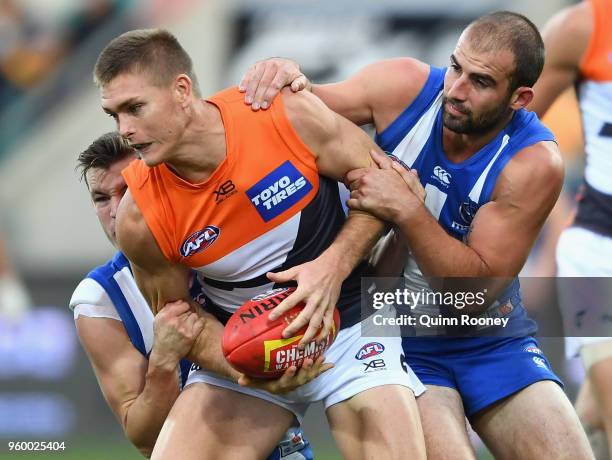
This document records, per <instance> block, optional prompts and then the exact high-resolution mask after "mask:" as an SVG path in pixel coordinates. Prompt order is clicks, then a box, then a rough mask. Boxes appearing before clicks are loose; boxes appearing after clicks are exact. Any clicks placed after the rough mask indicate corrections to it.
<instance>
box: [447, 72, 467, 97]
mask: <svg viewBox="0 0 612 460" xmlns="http://www.w3.org/2000/svg"><path fill="white" fill-rule="evenodd" d="M467 88H468V85H467V81H466V80H465V78H463V76H461V77H459V78H457V79H456V80H455V81H454V82H453V83H452V85H451V86H450V88H449V90H448V94H447V95H446V96H447V97H448V98H449V99H455V100H458V101H464V100H465V99H466V98H467Z"/></svg>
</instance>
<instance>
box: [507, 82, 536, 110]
mask: <svg viewBox="0 0 612 460" xmlns="http://www.w3.org/2000/svg"><path fill="white" fill-rule="evenodd" d="M532 100H533V88H530V87H528V86H521V87H519V88H517V89H515V90H514V92H513V93H512V97H511V98H510V108H511V109H512V110H520V109H522V108H524V107H527V106H528V105H529V104H530V103H531V101H532Z"/></svg>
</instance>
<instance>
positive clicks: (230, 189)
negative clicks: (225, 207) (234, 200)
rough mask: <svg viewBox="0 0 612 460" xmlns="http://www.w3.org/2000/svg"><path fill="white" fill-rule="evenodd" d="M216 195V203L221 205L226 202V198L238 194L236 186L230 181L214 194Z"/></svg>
mask: <svg viewBox="0 0 612 460" xmlns="http://www.w3.org/2000/svg"><path fill="white" fill-rule="evenodd" d="M213 193H214V194H215V203H216V204H219V203H221V202H222V201H224V200H225V199H226V198H229V197H230V196H232V195H234V194H235V193H237V190H236V186H235V185H234V183H233V182H232V181H231V179H230V180H226V181H225V182H223V183H222V184H221V185H220V186H219V188H218V189H217V190H215V191H214V192H213Z"/></svg>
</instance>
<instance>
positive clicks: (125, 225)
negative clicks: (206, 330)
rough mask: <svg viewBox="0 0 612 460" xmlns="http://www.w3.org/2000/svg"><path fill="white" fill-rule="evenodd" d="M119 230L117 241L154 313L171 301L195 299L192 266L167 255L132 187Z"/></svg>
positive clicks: (120, 214) (120, 213)
mask: <svg viewBox="0 0 612 460" xmlns="http://www.w3.org/2000/svg"><path fill="white" fill-rule="evenodd" d="M116 231H117V244H118V246H119V248H120V249H121V250H122V251H123V252H124V254H125V256H126V257H127V258H128V259H129V260H130V263H131V266H132V272H133V274H134V278H135V279H136V283H137V284H138V287H139V288H140V291H141V292H142V294H143V296H144V297H145V299H146V300H147V302H148V303H149V306H150V307H151V309H152V310H153V312H154V313H157V312H158V311H159V310H160V309H161V308H162V307H163V306H164V305H165V304H166V303H167V302H172V301H175V300H181V299H182V300H185V301H188V302H192V299H191V297H190V295H189V276H190V273H191V271H190V269H189V268H188V267H186V266H184V265H179V264H175V263H173V262H170V261H169V260H167V259H166V258H165V256H164V255H163V253H162V251H161V249H160V248H159V246H158V244H157V242H156V241H155V237H154V236H153V234H152V233H151V230H150V229H149V227H148V226H147V224H146V222H145V220H144V218H143V216H142V214H141V213H140V210H139V209H138V207H137V206H136V203H134V201H133V198H132V197H131V194H130V193H129V191H128V192H126V194H125V196H124V197H123V199H122V201H121V204H120V206H119V210H118V212H117V222H116Z"/></svg>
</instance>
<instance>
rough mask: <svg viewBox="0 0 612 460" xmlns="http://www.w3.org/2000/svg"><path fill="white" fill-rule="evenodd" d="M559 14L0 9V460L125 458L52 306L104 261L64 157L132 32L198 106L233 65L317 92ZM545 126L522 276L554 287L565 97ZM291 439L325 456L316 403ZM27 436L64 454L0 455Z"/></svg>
mask: <svg viewBox="0 0 612 460" xmlns="http://www.w3.org/2000/svg"><path fill="white" fill-rule="evenodd" d="M568 3H570V2H569V1H563V0H546V1H543V2H532V1H530V0H516V1H509V0H469V1H463V2H457V1H453V0H428V1H426V2H422V1H416V0H376V1H366V0H327V1H323V0H311V1H308V2H288V1H281V0H248V1H247V0H243V1H240V0H0V238H2V239H3V240H4V246H5V250H6V257H5V258H6V259H7V260H6V261H4V262H3V261H2V260H1V259H2V257H3V256H2V255H1V253H2V251H1V250H0V279H1V277H4V278H5V279H7V280H8V279H10V278H11V277H12V278H13V279H17V280H21V282H22V283H23V285H24V286H25V288H26V291H27V293H28V294H29V300H26V297H23V296H22V299H24V300H23V302H21V303H27V304H28V305H29V306H30V308H28V309H27V310H23V311H21V312H18V311H14V310H15V309H14V308H12V307H11V305H9V304H10V302H11V300H10V299H11V296H10V295H8V294H7V295H5V296H4V297H0V459H2V458H14V456H15V455H17V457H18V458H29V457H30V456H31V457H32V458H46V457H47V456H51V455H56V456H60V457H61V458H74V459H77V458H79V459H111V458H112V459H129V458H139V455H138V453H137V451H136V449H134V448H132V447H131V446H130V444H129V443H128V442H127V441H126V440H125V438H124V437H123V434H122V432H121V430H120V427H119V425H118V424H117V423H116V421H115V419H114V417H113V415H112V413H111V412H110V410H109V409H108V408H107V406H106V404H105V402H104V400H103V398H102V396H101V394H100V391H99V389H98V386H97V383H96V381H95V378H94V376H93V372H92V371H91V368H90V366H89V363H88V361H87V358H86V356H85V354H84V353H83V351H82V349H81V347H80V344H79V343H78V340H77V338H76V334H75V331H74V325H73V320H72V315H71V313H70V312H69V311H68V308H67V304H68V300H69V298H70V295H71V293H72V290H73V289H74V287H75V286H76V285H77V283H78V281H79V280H80V279H81V278H82V277H83V276H84V275H85V274H86V273H87V272H88V271H89V269H91V268H92V267H93V266H95V265H98V264H100V263H102V262H104V261H106V260H107V259H108V258H109V257H110V256H111V255H112V254H113V248H112V247H111V246H110V244H109V243H108V242H107V241H106V239H105V237H104V235H103V232H102V231H101V230H100V228H99V224H98V222H97V220H96V217H95V215H94V213H93V210H92V207H91V204H90V201H89V197H88V195H87V193H86V190H85V185H84V184H82V183H80V182H79V180H78V175H77V174H76V173H75V171H74V166H75V160H76V157H77V155H78V153H79V152H80V151H81V150H83V149H84V148H85V147H86V146H87V145H89V143H90V142H91V141H92V140H93V139H94V138H96V137H97V136H98V135H100V134H102V133H104V132H107V131H110V130H112V129H113V128H114V125H113V123H112V120H111V119H110V118H108V117H106V115H105V114H104V113H103V112H102V111H101V110H100V108H99V94H98V91H97V89H96V88H95V87H94V85H93V83H92V77H91V71H92V68H93V64H94V62H95V59H96V57H97V55H98V53H99V51H100V50H101V49H102V48H103V46H104V45H105V44H106V43H107V42H108V41H109V40H110V39H111V38H113V37H114V36H116V35H118V34H119V33H121V32H123V31H126V30H129V29H133V28H142V27H166V28H169V29H170V30H171V31H173V32H174V33H175V34H176V35H177V36H178V38H179V39H180V41H181V42H182V44H183V45H184V46H185V48H186V49H187V51H188V52H189V53H190V54H191V56H192V58H193V60H194V64H195V68H196V71H197V73H198V75H199V80H200V83H201V86H202V90H203V93H204V94H212V93H213V92H215V91H216V90H218V89H220V88H222V87H225V86H229V85H234V84H237V83H238V81H239V79H240V77H241V75H242V73H243V72H244V71H245V70H246V68H247V67H248V66H249V64H251V63H253V62H255V61H256V60H259V59H262V58H266V57H270V56H286V57H291V58H294V59H296V60H297V61H298V62H300V63H301V64H302V67H303V69H304V72H305V73H306V74H307V75H309V76H310V77H311V78H312V79H313V80H315V81H318V82H324V81H335V80H339V79H342V78H344V77H346V76H348V75H350V74H352V73H353V72H354V71H356V70H357V69H359V68H361V67H363V66H364V65H366V64H368V63H370V62H373V61H376V60H378V59H381V58H387V57H395V56H406V55H409V56H414V57H417V58H420V59H422V60H424V61H426V62H429V63H432V64H435V65H445V64H446V63H447V61H448V56H449V54H450V52H451V51H452V48H453V46H454V44H455V41H456V39H457V37H458V35H459V32H460V30H461V29H462V28H463V27H464V26H465V25H466V24H467V23H468V22H469V21H470V20H472V19H473V18H474V17H476V16H478V15H480V14H483V13H486V12H489V11H493V10H497V9H511V10H514V11H518V12H521V13H523V14H526V15H527V16H529V17H530V18H531V19H532V20H533V21H534V22H535V23H536V24H537V25H539V26H541V25H542V24H543V23H544V22H545V21H546V19H548V18H549V17H550V16H551V15H552V14H553V13H554V12H555V11H557V10H558V9H560V8H562V7H563V6H566V5H567V4H568ZM547 121H548V122H549V124H550V126H551V127H552V128H553V130H554V131H555V132H556V133H557V135H558V136H559V140H560V143H561V146H562V149H563V151H564V154H565V155H566V157H567V161H568V172H569V174H568V180H567V187H566V189H567V190H566V193H565V194H564V196H563V197H562V199H561V200H560V202H559V205H558V207H557V209H556V210H555V213H554V214H553V216H552V217H551V219H550V222H549V223H548V225H547V227H546V229H545V232H544V235H543V238H542V241H541V242H540V243H539V244H538V246H537V248H536V252H535V253H534V255H533V257H532V258H531V259H530V262H529V264H528V266H527V267H526V270H525V273H524V274H525V275H526V276H552V275H553V274H554V260H553V258H552V254H553V253H552V251H551V248H552V247H554V244H555V242H556V235H557V234H558V231H559V229H560V228H561V227H562V226H563V225H564V223H565V222H567V220H568V216H569V213H571V207H572V206H571V195H572V193H573V192H572V191H573V190H574V189H575V187H576V182H577V179H575V178H574V175H573V174H572V171H573V170H574V169H575V168H576V167H577V168H580V165H579V164H578V163H579V161H578V160H574V158H575V157H577V156H578V157H580V155H576V154H580V153H581V134H580V132H579V128H578V126H579V121H578V115H577V111H576V109H575V107H574V103H573V101H572V95H571V94H568V95H567V97H564V98H563V99H562V100H561V101H559V102H558V104H557V109H556V110H553V113H552V114H551V115H550V116H549V118H548V119H547ZM568 197H570V198H568ZM10 266H12V269H11V268H9V267H10ZM532 294H534V295H537V293H532ZM15 295H16V296H19V294H18V293H17V294H15ZM12 298H13V299H16V298H17V297H12ZM1 299H9V300H1ZM532 303H533V305H537V301H536V300H534V301H533V302H532ZM528 305H529V301H528ZM9 311H10V313H9ZM543 345H544V348H546V351H547V352H548V353H549V354H550V356H551V358H552V361H553V362H554V363H555V368H556V369H557V371H558V372H559V373H560V374H561V375H562V376H563V377H564V378H565V380H566V382H567V383H568V387H567V390H568V392H569V394H570V396H573V392H574V391H575V387H576V382H577V381H579V379H580V378H581V375H580V371H579V370H578V368H579V366H577V365H576V364H575V363H571V362H569V363H568V362H565V361H564V360H563V358H562V340H561V339H560V338H545V339H544V344H543ZM306 431H307V434H308V436H309V437H310V438H311V440H312V441H313V444H314V449H315V453H316V454H317V458H320V459H336V458H339V455H338V453H337V451H336V450H335V446H334V444H333V441H332V440H331V437H330V436H329V434H328V433H327V426H326V424H325V423H323V413H322V410H321V408H320V407H319V406H316V407H313V408H312V409H311V410H310V413H309V416H308V418H307V421H306ZM34 439H37V440H51V441H53V440H59V441H65V445H66V450H64V451H63V452H62V453H61V454H59V455H58V454H51V453H32V454H24V453H21V454H17V453H14V452H13V453H10V454H9V453H8V447H7V443H8V441H9V440H14V441H18V440H34ZM475 442H476V443H478V441H477V440H475ZM479 451H480V455H481V456H482V458H488V456H487V455H488V454H487V453H486V452H485V450H484V449H483V448H482V447H479Z"/></svg>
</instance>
